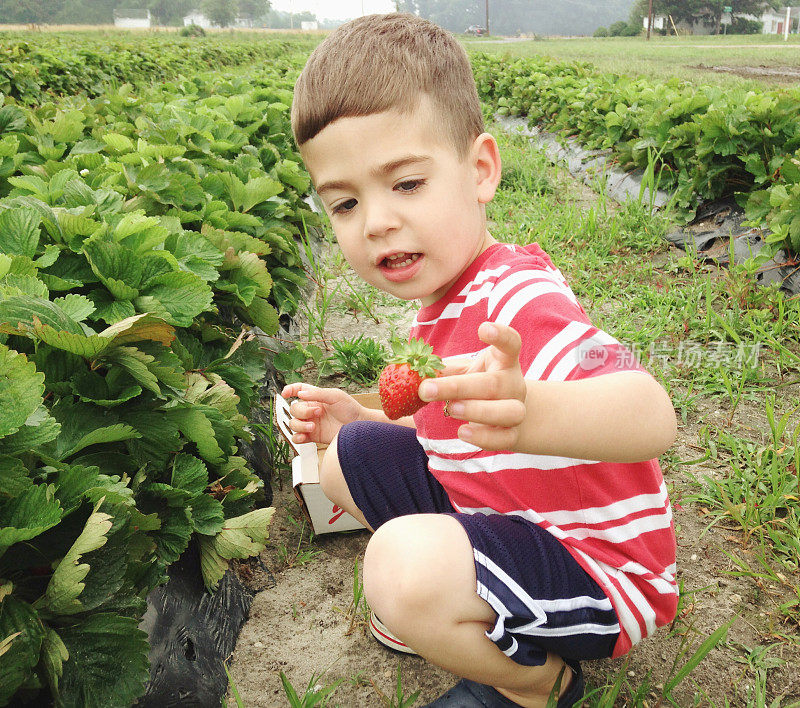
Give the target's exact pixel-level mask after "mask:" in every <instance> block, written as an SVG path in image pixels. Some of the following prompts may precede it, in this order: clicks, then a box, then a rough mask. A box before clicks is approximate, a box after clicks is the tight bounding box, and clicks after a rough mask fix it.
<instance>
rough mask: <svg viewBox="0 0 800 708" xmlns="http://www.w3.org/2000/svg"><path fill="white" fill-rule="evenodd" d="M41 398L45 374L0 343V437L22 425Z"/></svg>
mask: <svg viewBox="0 0 800 708" xmlns="http://www.w3.org/2000/svg"><path fill="white" fill-rule="evenodd" d="M43 396H44V374H42V373H40V372H38V371H36V366H35V365H34V363H33V362H30V361H28V360H27V358H26V357H25V356H24V355H23V354H20V353H19V352H16V351H14V350H13V349H9V348H8V347H6V346H4V345H2V344H0V437H4V436H6V435H10V434H11V433H15V432H16V431H17V430H19V429H20V428H21V427H22V426H23V425H25V421H26V420H28V418H29V417H30V416H31V414H32V413H33V412H34V411H35V410H36V409H37V408H39V406H40V405H41V404H42V397H43Z"/></svg>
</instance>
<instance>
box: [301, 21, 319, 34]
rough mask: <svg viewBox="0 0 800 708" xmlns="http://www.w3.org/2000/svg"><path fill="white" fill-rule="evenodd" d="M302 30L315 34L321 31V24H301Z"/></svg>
mask: <svg viewBox="0 0 800 708" xmlns="http://www.w3.org/2000/svg"><path fill="white" fill-rule="evenodd" d="M300 29H301V30H303V31H304V32H313V31H314V30H318V29H319V22H301V23H300Z"/></svg>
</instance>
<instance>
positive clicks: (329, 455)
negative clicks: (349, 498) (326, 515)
mask: <svg viewBox="0 0 800 708" xmlns="http://www.w3.org/2000/svg"><path fill="white" fill-rule="evenodd" d="M338 441H339V436H338V435H337V436H334V438H333V440H331V444H330V445H328V448H327V450H325V454H324V455H323V457H322V462H321V463H320V465H319V484H320V486H321V487H322V493H323V494H324V495H325V496H326V497H328V499H330V500H331V501H332V502H334V503H338V502H339V501H340V500H341V490H342V486H343V485H344V486H346V484H345V481H344V476H343V475H342V467H341V465H340V464H339V452H338Z"/></svg>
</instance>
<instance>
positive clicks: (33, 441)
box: [0, 406, 61, 455]
mask: <svg viewBox="0 0 800 708" xmlns="http://www.w3.org/2000/svg"><path fill="white" fill-rule="evenodd" d="M60 431H61V424H60V423H59V422H58V421H56V419H55V418H53V417H52V416H51V415H50V413H49V412H48V410H47V408H45V407H44V406H39V407H38V408H37V409H36V410H35V411H34V412H33V413H31V415H30V416H29V417H28V419H27V420H26V421H25V425H23V426H22V427H21V428H20V429H19V430H18V431H17V432H16V433H14V434H13V435H8V436H6V437H5V438H2V439H0V455H19V454H20V453H23V452H30V451H31V450H36V449H37V448H39V447H40V446H42V445H46V444H47V443H49V442H52V441H53V440H55V439H56V438H57V437H58V434H59V432H60Z"/></svg>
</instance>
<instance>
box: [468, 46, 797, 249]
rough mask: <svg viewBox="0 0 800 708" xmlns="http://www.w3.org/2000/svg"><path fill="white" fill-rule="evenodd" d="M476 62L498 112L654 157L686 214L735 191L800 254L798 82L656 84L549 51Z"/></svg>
mask: <svg viewBox="0 0 800 708" xmlns="http://www.w3.org/2000/svg"><path fill="white" fill-rule="evenodd" d="M473 68H474V72H475V79H476V82H477V84H478V91H479V93H480V95H481V98H482V99H483V100H484V101H485V102H486V103H487V104H489V105H490V106H492V107H493V108H494V109H496V110H497V111H498V112H499V113H500V114H505V115H523V116H527V117H528V119H529V120H530V122H531V123H532V124H542V125H544V126H546V127H547V129H548V130H554V131H561V132H562V133H563V134H565V135H570V136H576V137H577V138H578V139H579V140H580V141H581V142H582V143H583V144H585V145H586V146H587V147H589V148H596V149H608V148H610V149H612V150H613V151H614V154H615V155H616V158H617V159H618V161H619V163H620V164H621V165H622V166H623V167H624V168H646V167H647V165H648V161H650V160H654V161H655V167H656V170H658V169H659V168H660V169H661V188H663V189H668V190H673V191H674V192H675V194H676V205H677V207H678V209H679V210H680V212H681V213H682V214H683V215H684V217H688V216H689V215H690V214H691V213H693V211H694V210H695V209H696V207H697V206H698V205H699V204H700V203H702V202H704V201H709V200H714V199H718V198H721V197H729V196H733V197H735V198H736V199H737V200H738V201H739V203H740V204H741V205H742V206H744V207H745V209H746V211H747V215H748V218H750V219H751V220H752V221H753V222H754V223H757V224H765V225H766V226H768V228H769V229H770V230H771V231H772V234H771V235H770V236H769V237H768V240H769V242H770V243H773V244H775V245H776V246H778V247H782V248H785V249H787V250H788V251H789V252H791V253H794V254H800V89H791V90H788V89H787V90H773V91H764V92H758V93H757V92H755V91H746V90H744V89H731V88H722V87H717V86H696V85H693V84H690V83H688V82H683V81H679V80H678V79H671V80H669V81H666V82H664V83H653V82H652V81H651V80H649V79H646V78H641V77H632V76H624V75H617V74H605V73H601V72H599V71H597V70H596V69H595V68H594V67H592V66H591V65H590V64H586V63H581V62H573V63H564V62H559V61H556V60H553V59H549V58H546V57H534V58H522V59H516V60H512V59H509V58H507V57H506V58H503V57H498V56H496V55H488V54H476V55H475V56H473Z"/></svg>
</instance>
